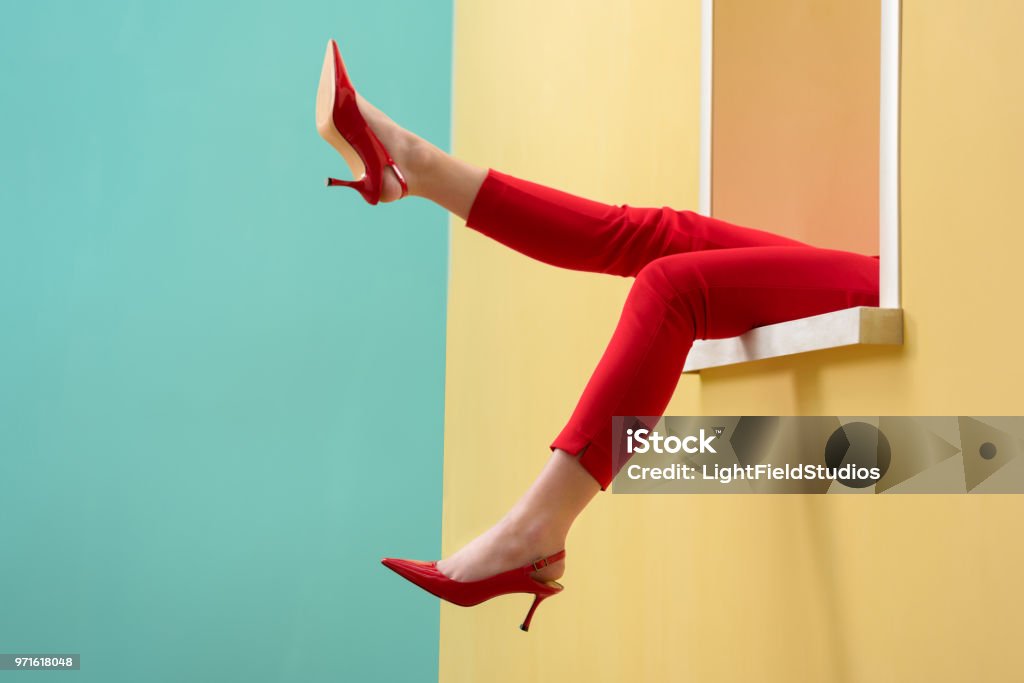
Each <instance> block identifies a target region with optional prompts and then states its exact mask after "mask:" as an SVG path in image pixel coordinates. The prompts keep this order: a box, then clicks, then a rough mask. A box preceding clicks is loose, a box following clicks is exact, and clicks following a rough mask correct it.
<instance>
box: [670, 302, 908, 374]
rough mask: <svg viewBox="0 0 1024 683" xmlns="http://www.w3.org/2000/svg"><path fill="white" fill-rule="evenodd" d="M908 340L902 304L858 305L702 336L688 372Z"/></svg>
mask: <svg viewBox="0 0 1024 683" xmlns="http://www.w3.org/2000/svg"><path fill="white" fill-rule="evenodd" d="M902 343H903V310H902V309H900V308H874V307H871V306H856V307H854V308H846V309H843V310H841V311H833V312H831V313H824V314H822V315H815V316H812V317H810V318H801V319H799V320H789V321H786V322H783V323H777V324H775V325H765V326H764V327H757V328H754V329H752V330H750V331H749V332H746V333H744V334H742V335H740V336H738V337H731V338H729V339H698V340H697V341H695V342H694V344H693V348H692V349H690V353H689V355H688V356H687V358H686V365H685V366H684V367H683V373H693V372H699V371H701V370H705V369H707V368H716V367H721V366H724V365H735V364H737V363H746V362H749V361H754V360H762V359H765V358H777V357H779V356H789V355H792V354H795V353H806V352H808V351H818V350H821V349H834V348H837V347H840V346H852V345H859V344H902Z"/></svg>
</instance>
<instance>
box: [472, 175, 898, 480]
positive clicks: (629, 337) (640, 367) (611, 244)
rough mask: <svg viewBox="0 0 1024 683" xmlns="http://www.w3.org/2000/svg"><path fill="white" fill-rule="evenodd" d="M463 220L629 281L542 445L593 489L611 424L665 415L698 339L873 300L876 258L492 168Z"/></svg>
mask: <svg viewBox="0 0 1024 683" xmlns="http://www.w3.org/2000/svg"><path fill="white" fill-rule="evenodd" d="M466 224H467V225H468V226H469V227H470V228H472V229H474V230H476V231H478V232H480V233H482V234H484V235H487V236H488V237H491V238H493V239H495V240H497V241H498V242H501V243H502V244H504V245H506V246H508V247H511V248H512V249H515V250H516V251H519V252H521V253H523V254H525V255H527V256H530V257H531V258H534V259H537V260H540V261H543V262H545V263H549V264H551V265H555V266H559V267H562V268H570V269H573V270H583V271H590V272H596V273H608V274H612V275H619V276H623V277H632V278H635V280H634V282H633V286H632V288H631V289H630V292H629V295H628V296H627V297H626V302H625V305H624V306H623V309H622V315H621V317H620V319H619V322H618V325H617V326H616V328H615V332H614V333H613V334H612V338H611V341H610V342H609V344H608V346H607V348H606V349H605V352H604V354H603V355H602V357H601V360H600V361H599V362H598V364H597V368H596V369H595V370H594V373H593V375H592V376H591V378H590V380H589V381H588V382H587V385H586V387H585V388H584V390H583V395H582V396H581V397H580V400H579V403H578V404H577V405H576V409H575V410H574V411H573V413H572V416H571V417H570V418H569V421H568V423H567V424H566V425H565V428H564V429H563V430H562V431H561V433H560V434H558V436H557V437H555V440H554V441H553V442H552V443H551V446H550V448H551V449H552V450H554V449H555V448H560V449H562V450H564V451H566V452H568V453H571V454H574V455H578V456H579V462H580V464H581V465H583V467H584V468H586V470H587V472H588V473H590V475H591V476H593V477H594V479H595V480H596V481H597V482H598V483H599V484H600V485H601V490H602V491H604V490H606V489H607V487H608V485H609V484H610V483H611V480H612V478H613V477H614V476H615V473H616V471H617V468H616V467H614V466H613V464H612V447H611V442H612V417H613V416H615V415H637V416H640V415H645V416H650V415H662V414H663V411H664V410H665V407H666V406H667V405H668V402H669V400H670V399H671V398H672V393H673V391H674V390H675V388H676V385H677V384H678V382H679V378H680V375H681V373H682V370H683V364H684V362H685V360H686V355H687V353H689V350H690V348H691V346H692V345H693V341H694V340H695V339H718V338H723V337H733V336H736V335H738V334H741V333H743V332H745V331H747V330H749V329H751V328H754V327H760V326H762V325H769V324H771V323H777V322H782V321H785V320H792V319H795V318H803V317H807V316H811V315H818V314H820V313H826V312H828V311H835V310H840V309H843V308H850V307H852V306H877V305H878V256H877V255H873V256H867V255H863V254H857V253H853V252H848V251H841V250H835V249H824V248H820V247H815V246H811V245H809V244H806V243H803V242H799V241H797V240H793V239H790V238H787V237H782V236H780V235H775V234H772V233H770V232H765V231H762V230H756V229H753V228H747V227H743V226H739V225H735V224H732V223H727V222H726V221H722V220H718V219H716V218H710V217H707V216H702V215H699V214H697V213H694V212H693V211H679V210H676V209H672V208H669V207H661V208H636V207H631V206H628V205H609V204H602V203H600V202H595V201H592V200H589V199H584V198H582V197H578V196H575V195H572V194H568V193H566V192H562V191H560V190H555V189H552V188H549V187H545V186H543V185H539V184H537V183H533V182H530V181H527V180H522V179H519V178H515V177H513V176H510V175H507V174H504V173H500V172H498V171H495V170H494V169H490V170H489V171H488V174H487V177H486V179H485V180H484V183H483V185H482V186H481V187H480V191H479V193H478V194H477V196H476V198H475V200H474V202H473V206H472V208H471V210H470V213H469V216H468V217H467V222H466ZM622 464H623V463H619V464H618V467H621V465H622Z"/></svg>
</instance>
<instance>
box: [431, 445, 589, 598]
mask: <svg viewBox="0 0 1024 683" xmlns="http://www.w3.org/2000/svg"><path fill="white" fill-rule="evenodd" d="M599 491H600V485H599V484H598V483H597V481H596V480H595V479H594V478H593V477H592V476H591V475H590V474H589V473H588V472H587V471H586V470H585V469H584V468H583V467H582V466H581V465H580V463H579V461H578V460H577V458H575V457H574V456H572V455H569V454H568V453H566V452H565V451H562V450H558V449H555V450H554V451H553V452H552V453H551V457H550V458H549V459H548V461H547V463H546V464H545V466H544V469H543V470H541V473H540V474H539V475H538V476H537V478H536V479H535V480H534V482H533V484H531V485H530V487H529V488H528V489H527V490H526V492H525V493H524V494H523V495H522V496H521V497H520V498H519V500H518V501H516V503H515V505H513V506H512V508H511V509H510V510H509V511H508V512H507V513H506V514H505V516H504V517H502V518H501V519H500V520H499V521H498V522H497V524H495V525H494V526H492V527H491V528H490V529H488V530H487V531H485V532H484V533H483V534H481V535H480V536H477V537H476V538H475V539H473V540H472V541H470V542H469V543H468V544H466V545H465V546H463V547H462V548H461V549H460V550H459V551H458V552H456V553H454V554H453V555H451V556H450V557H449V558H447V559H444V560H441V561H440V562H438V563H437V568H438V569H439V570H440V571H441V572H442V573H443V574H445V575H446V576H448V577H449V578H452V579H455V580H457V581H474V580H476V579H483V578H486V577H488V576H493V575H494V574H498V573H500V572H503V571H506V570H508V569H511V568H513V567H521V566H523V565H526V564H528V563H530V562H532V561H534V560H536V559H539V558H541V557H547V556H548V555H551V554H553V553H555V552H557V551H559V550H561V549H562V548H564V547H565V541H566V538H567V537H568V535H569V529H570V527H572V524H573V522H574V521H575V519H576V517H578V516H579V514H580V513H581V512H582V511H583V509H584V508H585V507H586V506H587V504H589V503H590V501H591V500H593V498H594V496H596V495H597V493H598V492H599ZM564 571H565V560H560V561H558V562H555V563H553V564H551V565H549V566H547V567H544V568H543V569H541V570H540V571H537V572H534V573H533V576H534V577H535V578H537V579H540V580H542V581H547V580H552V579H557V578H559V577H560V576H562V574H563V573H564Z"/></svg>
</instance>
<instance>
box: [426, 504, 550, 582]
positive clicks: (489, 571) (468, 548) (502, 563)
mask: <svg viewBox="0 0 1024 683" xmlns="http://www.w3.org/2000/svg"><path fill="white" fill-rule="evenodd" d="M564 546H565V539H564V538H557V537H553V536H552V535H551V534H550V533H546V532H545V530H544V529H542V528H540V525H532V526H529V525H523V524H518V523H516V522H515V521H513V520H511V519H510V518H505V519H502V520H501V521H500V522H498V523H497V524H495V525H494V526H493V527H491V528H490V529H488V530H487V531H485V532H484V533H483V534H481V535H480V536H477V537H476V538H475V539H473V540H472V541H470V542H469V543H468V544H466V545H465V546H464V547H463V548H462V549H460V550H459V551H458V552H456V553H455V554H454V555H452V556H451V557H449V558H447V559H444V560H441V561H439V562H438V563H437V568H438V570H440V572H441V573H442V574H444V575H445V576H447V577H448V578H450V579H454V580H455V581H476V580H478V579H485V578H487V577H489V576H493V575H495V574H499V573H501V572H504V571H508V570H509V569H515V568H517V567H522V566H524V565H526V564H529V563H530V562H533V561H534V560H538V559H540V558H542V557H547V556H548V555H552V554H554V553H556V552H558V551H559V550H561V549H562V548H563V547H564ZM564 573H565V560H559V561H558V562H554V563H552V564H550V565H548V566H547V567H543V568H541V569H540V570H539V571H535V572H533V573H532V574H531V575H532V576H533V578H535V579H538V580H540V581H552V580H554V579H557V578H559V577H560V576H562V574H564Z"/></svg>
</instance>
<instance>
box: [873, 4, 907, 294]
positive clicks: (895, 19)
mask: <svg viewBox="0 0 1024 683" xmlns="http://www.w3.org/2000/svg"><path fill="white" fill-rule="evenodd" d="M881 3H882V5H881V16H882V27H881V74H880V75H881V78H880V82H881V90H880V92H879V110H880V111H879V131H878V132H879V135H878V137H879V156H878V184H879V187H878V211H879V216H878V231H879V235H878V249H879V251H878V254H879V261H880V268H881V270H880V272H879V292H878V295H879V300H878V305H879V306H880V307H883V308H899V307H900V298H901V296H900V34H901V18H900V14H901V6H900V5H901V2H900V0H881Z"/></svg>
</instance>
